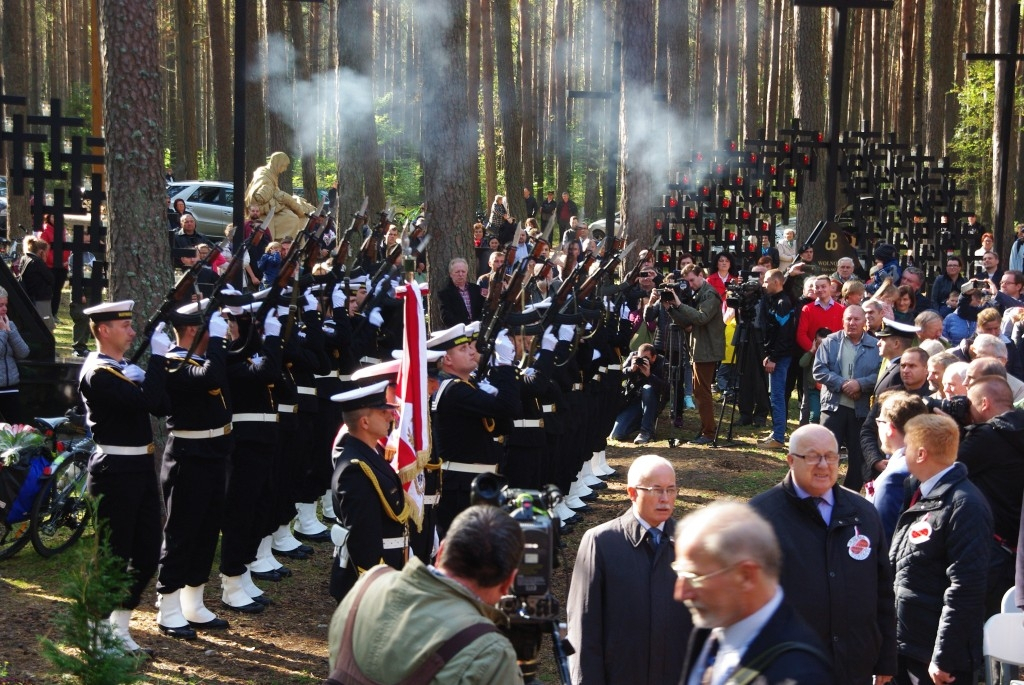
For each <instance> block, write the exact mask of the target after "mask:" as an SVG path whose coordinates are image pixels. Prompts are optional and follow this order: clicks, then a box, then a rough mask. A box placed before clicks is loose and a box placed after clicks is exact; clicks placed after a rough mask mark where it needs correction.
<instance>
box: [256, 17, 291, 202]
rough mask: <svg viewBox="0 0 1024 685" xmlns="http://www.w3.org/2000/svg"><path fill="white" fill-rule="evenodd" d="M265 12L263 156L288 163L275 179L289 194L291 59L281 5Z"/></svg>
mask: <svg viewBox="0 0 1024 685" xmlns="http://www.w3.org/2000/svg"><path fill="white" fill-rule="evenodd" d="M266 9H267V14H266V24H265V26H266V40H267V62H266V64H267V79H268V80H267V109H268V113H267V132H268V133H269V134H270V150H269V151H268V153H267V154H271V153H274V152H284V153H286V154H287V155H288V156H289V157H290V158H291V159H292V166H291V167H290V168H289V169H288V171H286V172H285V173H283V174H281V177H280V178H279V179H278V185H280V186H281V190H283V191H285V192H286V193H291V192H292V187H293V186H294V183H293V181H292V177H293V175H294V173H295V169H297V168H298V165H297V164H295V163H294V162H295V159H296V157H297V155H296V154H295V139H294V137H293V136H292V116H293V114H292V112H293V110H292V104H293V103H294V101H295V96H294V88H293V84H294V82H295V76H294V69H293V64H294V59H293V58H294V55H293V54H292V51H291V46H290V45H289V44H288V42H287V38H286V35H287V34H286V33H285V23H284V21H285V20H284V5H283V3H280V2H268V3H267V4H266ZM249 105H250V106H251V105H252V103H249Z"/></svg>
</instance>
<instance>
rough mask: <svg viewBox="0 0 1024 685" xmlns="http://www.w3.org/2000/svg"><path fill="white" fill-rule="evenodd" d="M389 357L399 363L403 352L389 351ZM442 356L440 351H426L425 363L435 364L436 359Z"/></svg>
mask: <svg viewBox="0 0 1024 685" xmlns="http://www.w3.org/2000/svg"><path fill="white" fill-rule="evenodd" d="M391 356H392V358H394V359H397V360H398V361H401V360H402V359H403V358H404V357H405V352H404V351H402V350H391ZM443 356H444V352H442V351H441V350H427V361H428V362H436V361H437V360H438V359H440V358H441V357H443Z"/></svg>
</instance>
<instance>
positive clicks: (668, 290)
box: [658, 281, 697, 307]
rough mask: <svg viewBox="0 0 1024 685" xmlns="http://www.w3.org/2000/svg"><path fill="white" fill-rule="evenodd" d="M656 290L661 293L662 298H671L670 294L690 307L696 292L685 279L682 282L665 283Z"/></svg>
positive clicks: (693, 302)
mask: <svg viewBox="0 0 1024 685" xmlns="http://www.w3.org/2000/svg"><path fill="white" fill-rule="evenodd" d="M658 292H659V293H661V299H662V300H669V301H671V300H672V294H673V293H675V296H676V297H678V298H679V302H680V303H682V304H685V305H689V306H690V307H692V306H694V304H695V300H696V297H697V293H695V292H694V291H693V288H691V287H690V284H689V283H687V282H686V281H683V282H682V283H665V284H663V285H662V286H661V287H659V288H658Z"/></svg>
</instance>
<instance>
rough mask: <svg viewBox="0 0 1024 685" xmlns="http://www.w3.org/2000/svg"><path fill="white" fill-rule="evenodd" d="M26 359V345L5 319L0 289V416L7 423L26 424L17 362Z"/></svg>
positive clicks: (5, 305) (5, 296)
mask: <svg viewBox="0 0 1024 685" xmlns="http://www.w3.org/2000/svg"><path fill="white" fill-rule="evenodd" d="M26 357H28V343H26V342H25V340H24V338H22V337H21V333H19V332H18V327H17V326H15V325H14V322H13V321H11V320H10V319H8V318H7V291H6V290H5V289H3V288H0V416H3V419H4V421H6V422H7V423H26V422H27V421H28V417H26V416H25V415H24V414H23V412H22V409H21V400H20V396H19V392H18V383H19V382H20V380H21V376H20V374H19V372H18V360H19V359H25V358H26Z"/></svg>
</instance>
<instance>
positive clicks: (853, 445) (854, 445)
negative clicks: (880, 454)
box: [821, 407, 864, 492]
mask: <svg viewBox="0 0 1024 685" xmlns="http://www.w3.org/2000/svg"><path fill="white" fill-rule="evenodd" d="M863 424H864V419H862V418H858V417H857V412H856V411H855V410H854V409H852V408H850V407H839V408H838V409H837V410H836V411H834V412H825V411H823V412H821V425H823V426H825V428H828V429H829V430H830V431H832V434H833V435H834V436H836V442H837V443H838V444H839V447H843V446H844V445H845V446H846V454H847V455H848V456H849V461H848V462H847V464H846V478H844V479H843V486H844V487H847V488H849V489H851V490H853V491H854V492H860V489H861V488H862V487H864V455H863V454H862V453H861V451H860V428H861V426H862V425H863Z"/></svg>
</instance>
